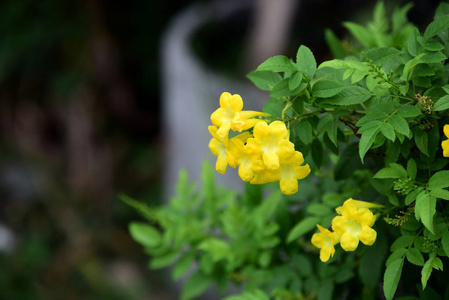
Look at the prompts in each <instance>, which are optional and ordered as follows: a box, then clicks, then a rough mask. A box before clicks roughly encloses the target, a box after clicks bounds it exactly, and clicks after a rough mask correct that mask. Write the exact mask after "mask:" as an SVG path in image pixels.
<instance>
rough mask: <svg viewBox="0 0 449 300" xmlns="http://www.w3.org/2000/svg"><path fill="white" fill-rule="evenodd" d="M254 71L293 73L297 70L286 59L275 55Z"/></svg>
mask: <svg viewBox="0 0 449 300" xmlns="http://www.w3.org/2000/svg"><path fill="white" fill-rule="evenodd" d="M256 71H273V72H294V71H297V70H296V68H295V66H294V65H293V63H292V62H291V61H290V59H289V58H288V57H286V56H283V55H276V56H273V57H270V58H269V59H267V60H266V61H264V62H263V63H261V64H260V65H259V66H258V67H257V69H256Z"/></svg>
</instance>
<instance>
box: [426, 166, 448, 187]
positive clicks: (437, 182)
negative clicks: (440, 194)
mask: <svg viewBox="0 0 449 300" xmlns="http://www.w3.org/2000/svg"><path fill="white" fill-rule="evenodd" d="M447 187H449V171H439V172H437V173H435V174H433V176H432V177H430V179H429V185H428V188H429V190H433V189H444V188H447Z"/></svg>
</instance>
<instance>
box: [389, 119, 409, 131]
mask: <svg viewBox="0 0 449 300" xmlns="http://www.w3.org/2000/svg"><path fill="white" fill-rule="evenodd" d="M388 123H390V124H391V125H393V128H394V130H395V131H396V132H399V133H401V134H403V135H405V136H409V134H410V129H409V127H408V123H407V121H406V120H405V119H404V118H403V117H401V116H399V115H392V116H391V117H390V118H389V119H388Z"/></svg>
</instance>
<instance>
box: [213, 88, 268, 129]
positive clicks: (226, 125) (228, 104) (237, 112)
mask: <svg viewBox="0 0 449 300" xmlns="http://www.w3.org/2000/svg"><path fill="white" fill-rule="evenodd" d="M242 109H243V100H242V97H240V95H237V94H235V95H231V94H230V93H227V92H225V93H223V94H221V96H220V108H218V109H217V110H216V111H214V112H213V113H212V115H211V116H210V119H211V121H212V124H214V125H215V126H217V127H219V129H218V131H217V134H218V136H219V137H220V138H224V137H225V136H227V135H228V133H229V130H230V129H232V130H234V131H239V132H241V131H242V130H246V129H249V128H251V127H254V125H255V124H256V123H258V122H260V121H261V119H252V118H254V117H257V116H269V114H266V113H263V112H258V111H249V110H248V111H242Z"/></svg>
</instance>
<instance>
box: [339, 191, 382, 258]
mask: <svg viewBox="0 0 449 300" xmlns="http://www.w3.org/2000/svg"><path fill="white" fill-rule="evenodd" d="M360 202H363V201H360ZM340 213H341V216H336V217H335V218H334V219H333V220H332V229H333V230H334V231H335V232H336V233H337V234H339V235H340V236H341V239H340V245H341V247H342V248H343V250H345V251H354V250H355V249H357V246H358V245H359V241H360V242H362V243H363V244H365V245H368V246H369V245H372V244H374V242H375V241H376V237H377V233H376V231H375V230H374V229H372V228H371V227H372V226H373V225H374V222H375V221H376V216H374V215H373V213H372V212H371V211H370V210H369V209H368V208H366V207H361V208H357V206H356V204H355V203H354V200H353V199H348V200H346V201H345V203H344V204H343V206H342V207H341V209H340Z"/></svg>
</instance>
